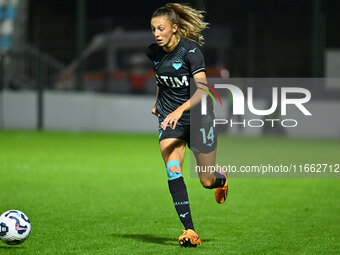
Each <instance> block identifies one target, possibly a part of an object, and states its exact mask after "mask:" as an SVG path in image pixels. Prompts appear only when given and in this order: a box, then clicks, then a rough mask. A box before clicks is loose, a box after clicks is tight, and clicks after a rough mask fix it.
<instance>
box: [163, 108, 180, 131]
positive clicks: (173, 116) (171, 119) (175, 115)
mask: <svg viewBox="0 0 340 255" xmlns="http://www.w3.org/2000/svg"><path fill="white" fill-rule="evenodd" d="M182 115H183V111H181V110H178V109H177V110H175V111H173V112H172V113H170V114H169V115H168V116H166V118H165V119H164V120H163V123H162V129H163V130H165V129H166V126H167V125H168V124H169V126H170V128H171V129H175V128H176V125H177V122H178V120H179V119H180V118H181V117H182Z"/></svg>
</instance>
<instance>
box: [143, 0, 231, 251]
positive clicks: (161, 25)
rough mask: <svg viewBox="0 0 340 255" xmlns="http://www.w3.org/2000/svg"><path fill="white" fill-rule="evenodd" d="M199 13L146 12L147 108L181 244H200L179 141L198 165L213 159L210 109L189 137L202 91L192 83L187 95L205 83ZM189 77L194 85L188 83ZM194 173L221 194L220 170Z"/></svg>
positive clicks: (176, 9) (173, 7)
mask: <svg viewBox="0 0 340 255" xmlns="http://www.w3.org/2000/svg"><path fill="white" fill-rule="evenodd" d="M202 13H203V11H198V10H195V9H193V8H191V7H189V6H186V5H182V4H177V3H168V4H166V5H165V6H163V7H160V8H158V9H157V10H156V11H155V12H154V13H153V15H152V18H151V29H152V33H153V35H154V37H155V39H156V43H154V44H151V45H150V46H149V47H148V49H147V56H148V57H149V58H150V59H151V61H152V62H153V65H154V72H155V76H156V83H157V95H156V104H155V106H154V107H153V109H152V113H153V114H155V115H156V116H157V117H158V119H159V144H160V150H161V154H162V157H163V160H164V163H165V167H166V170H167V175H168V179H169V180H168V184H169V189H170V193H171V195H172V198H173V202H174V205H175V208H176V211H177V214H178V216H179V218H180V220H181V222H182V223H183V225H184V227H185V230H183V232H184V233H183V234H182V235H181V236H180V237H179V238H178V241H179V243H180V245H181V246H184V247H187V246H194V247H195V246H197V245H200V244H201V240H200V238H199V237H198V235H197V234H196V232H195V228H194V224H193V222H192V218H191V212H190V206H189V199H188V193H187V190H186V186H185V183H184V180H183V177H182V171H183V161H184V154H185V146H186V144H188V147H189V148H190V149H191V150H192V151H193V152H194V155H195V157H196V162H197V165H198V166H202V167H204V166H215V159H216V145H217V144H216V142H217V141H216V133H215V130H214V127H213V125H212V120H213V118H212V117H211V116H213V113H212V112H210V113H209V114H207V115H206V117H205V118H203V119H202V121H201V123H202V124H201V126H199V127H197V128H196V129H195V127H194V128H193V130H196V131H197V133H198V134H200V139H192V141H191V144H190V109H191V108H193V107H194V106H195V105H197V104H199V103H200V101H201V97H202V94H204V93H205V92H204V91H203V90H201V89H196V91H195V92H194V94H193V95H192V96H191V95H190V86H197V88H204V89H206V87H205V86H204V84H207V80H206V74H205V64H204V58H203V55H202V53H201V51H200V49H199V46H198V45H202V44H203V36H202V35H201V34H200V32H201V31H202V30H203V29H205V28H206V27H207V25H208V23H205V22H203V18H204V17H203V15H202ZM191 77H193V78H194V81H195V85H192V84H190V78H191ZM202 83H203V84H202ZM195 88H196V87H195ZM208 103H211V101H208ZM208 109H210V108H208ZM208 111H209V110H208ZM192 132H193V131H192ZM208 140H209V142H207V141H208ZM199 177H200V181H201V183H202V185H203V187H205V188H208V189H213V188H216V191H215V199H216V201H217V203H223V202H224V201H225V200H226V198H227V195H228V182H227V179H226V174H225V173H218V172H200V171H199Z"/></svg>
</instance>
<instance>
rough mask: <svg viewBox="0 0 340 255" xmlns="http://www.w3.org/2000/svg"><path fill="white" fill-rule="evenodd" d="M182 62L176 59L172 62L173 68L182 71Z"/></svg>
mask: <svg viewBox="0 0 340 255" xmlns="http://www.w3.org/2000/svg"><path fill="white" fill-rule="evenodd" d="M182 65H183V64H182V61H181V60H179V59H176V60H175V61H174V62H172V66H173V67H174V68H175V69H176V70H178V69H180V68H181V67H182Z"/></svg>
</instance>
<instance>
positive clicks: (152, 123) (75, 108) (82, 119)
mask: <svg viewBox="0 0 340 255" xmlns="http://www.w3.org/2000/svg"><path fill="white" fill-rule="evenodd" d="M1 97H2V99H3V121H2V122H3V126H4V127H5V128H20V129H34V128H36V122H37V106H36V104H37V97H36V93H35V92H11V91H5V92H4V93H3V95H2V96H1ZM154 104H155V97H154V96H122V95H118V96H117V95H110V96H105V95H98V94H87V93H81V94H79V93H70V92H67V93H65V92H45V96H44V126H45V128H46V129H58V130H75V131H77V130H95V131H124V132H157V128H158V121H157V118H156V117H155V116H153V115H152V114H151V109H152V107H153V105H154Z"/></svg>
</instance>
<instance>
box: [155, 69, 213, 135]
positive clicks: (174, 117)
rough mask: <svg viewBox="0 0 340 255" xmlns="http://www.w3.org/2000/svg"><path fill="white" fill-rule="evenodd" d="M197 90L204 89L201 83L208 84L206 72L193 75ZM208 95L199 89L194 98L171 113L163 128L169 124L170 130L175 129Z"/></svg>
mask: <svg viewBox="0 0 340 255" xmlns="http://www.w3.org/2000/svg"><path fill="white" fill-rule="evenodd" d="M193 77H194V80H195V83H196V86H197V88H204V89H206V88H205V87H204V85H202V84H200V83H204V84H207V76H206V74H205V72H199V73H196V74H194V75H193ZM203 94H207V93H206V92H205V91H203V90H201V89H197V90H196V91H195V93H194V94H193V95H192V97H191V98H190V99H189V100H187V101H186V102H185V103H183V104H182V105H181V106H180V107H178V108H177V109H176V110H175V111H173V112H172V113H170V114H169V115H168V116H166V118H165V119H164V121H163V124H162V128H163V130H165V129H166V126H167V125H168V124H169V126H170V128H172V129H175V127H176V125H177V122H178V120H179V119H180V118H181V117H182V115H183V113H184V112H186V111H189V110H190V109H191V108H193V107H194V106H196V105H197V104H199V103H200V102H201V100H202V95H203Z"/></svg>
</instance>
